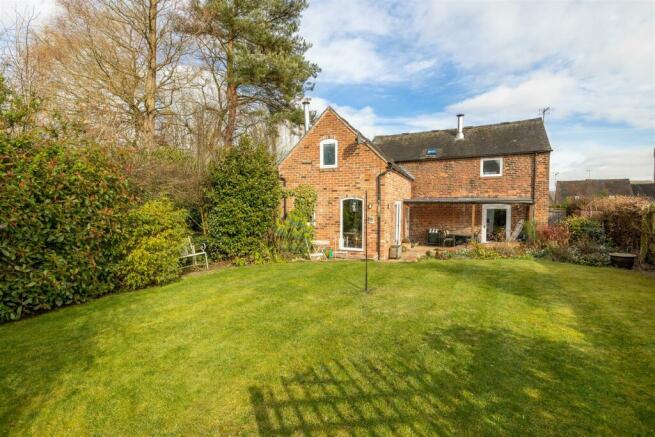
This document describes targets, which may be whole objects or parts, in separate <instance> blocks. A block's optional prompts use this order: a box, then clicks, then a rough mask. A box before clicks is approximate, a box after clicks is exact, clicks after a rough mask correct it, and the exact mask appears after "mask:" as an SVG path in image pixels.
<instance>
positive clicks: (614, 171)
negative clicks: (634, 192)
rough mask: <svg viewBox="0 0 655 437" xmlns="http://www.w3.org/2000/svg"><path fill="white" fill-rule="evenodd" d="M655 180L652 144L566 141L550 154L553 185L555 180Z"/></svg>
mask: <svg viewBox="0 0 655 437" xmlns="http://www.w3.org/2000/svg"><path fill="white" fill-rule="evenodd" d="M589 177H591V178H592V179H621V178H630V179H632V180H653V148H652V145H643V147H635V148H626V147H624V146H623V145H621V144H616V145H610V144H600V143H597V142H592V141H585V142H575V143H564V144H561V146H560V147H558V148H556V149H555V151H554V152H553V154H552V156H551V185H552V186H554V184H555V180H560V181H562V180H579V179H587V178H589Z"/></svg>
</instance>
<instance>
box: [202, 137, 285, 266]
mask: <svg viewBox="0 0 655 437" xmlns="http://www.w3.org/2000/svg"><path fill="white" fill-rule="evenodd" d="M209 174H210V176H209V188H208V190H207V192H206V198H207V202H208V206H209V208H208V209H209V214H208V220H207V222H208V227H209V238H208V243H209V244H208V247H207V249H208V251H209V253H210V255H211V256H212V258H214V259H231V260H237V259H238V260H239V262H244V260H246V261H262V260H265V259H267V258H270V257H271V251H270V248H271V246H272V244H271V243H272V242H273V240H274V239H273V237H274V230H275V223H276V220H277V216H278V214H279V206H280V200H281V187H280V181H279V175H278V172H277V166H276V163H275V158H274V156H273V155H272V154H271V153H270V152H269V151H268V150H267V149H266V147H264V146H263V145H258V144H253V142H252V141H251V140H250V139H249V138H248V137H246V136H244V137H242V138H241V141H240V142H239V144H238V145H236V146H234V147H232V148H230V149H229V150H227V151H226V152H225V153H224V155H223V156H222V157H220V158H219V159H218V160H217V162H216V163H215V164H214V165H213V166H212V167H211V169H210V173H209Z"/></svg>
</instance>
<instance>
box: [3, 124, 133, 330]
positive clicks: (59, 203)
mask: <svg viewBox="0 0 655 437" xmlns="http://www.w3.org/2000/svg"><path fill="white" fill-rule="evenodd" d="M131 201H132V196H131V193H130V189H129V184H128V182H127V180H126V179H125V178H124V177H123V176H122V172H121V171H120V169H119V168H117V167H116V166H115V165H114V164H113V163H112V161H111V160H110V159H108V157H107V156H106V155H105V154H104V153H103V152H102V151H101V150H99V149H97V148H94V147H91V146H85V147H75V146H72V145H69V144H62V143H60V142H56V141H54V140H47V139H44V137H40V136H38V135H36V134H35V135H32V136H23V137H19V138H9V137H8V136H6V135H3V134H0V321H1V320H12V319H17V318H20V317H21V315H24V314H29V313H34V312H38V311H43V310H48V309H52V308H55V307H59V306H62V305H68V304H73V303H79V302H84V301H86V300H87V299H89V298H91V297H95V296H99V295H102V294H105V293H108V292H111V291H112V290H114V289H115V287H116V284H117V280H116V279H117V278H116V273H117V271H116V270H117V265H118V262H119V261H120V259H121V258H122V253H121V252H122V248H121V247H122V243H123V238H124V235H125V230H126V227H127V226H126V211H127V208H128V206H129V204H130V203H131Z"/></svg>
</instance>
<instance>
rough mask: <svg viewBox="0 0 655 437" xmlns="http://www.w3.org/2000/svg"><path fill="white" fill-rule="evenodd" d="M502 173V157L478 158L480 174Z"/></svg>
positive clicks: (495, 174)
mask: <svg viewBox="0 0 655 437" xmlns="http://www.w3.org/2000/svg"><path fill="white" fill-rule="evenodd" d="M502 175H503V158H483V159H481V160H480V176H482V177H493V176H502Z"/></svg>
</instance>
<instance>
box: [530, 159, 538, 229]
mask: <svg viewBox="0 0 655 437" xmlns="http://www.w3.org/2000/svg"><path fill="white" fill-rule="evenodd" d="M536 191H537V154H536V153H533V154H532V214H531V217H530V220H534V214H535V209H536V207H537V199H535V194H536Z"/></svg>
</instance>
